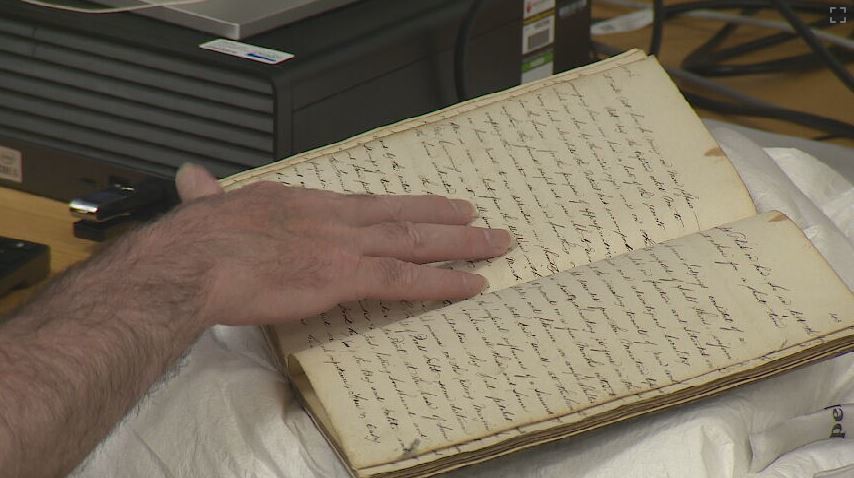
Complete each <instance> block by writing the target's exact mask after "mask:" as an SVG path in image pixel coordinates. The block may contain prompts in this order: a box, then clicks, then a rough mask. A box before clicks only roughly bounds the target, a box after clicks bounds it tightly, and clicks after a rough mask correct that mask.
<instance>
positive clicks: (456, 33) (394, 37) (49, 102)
mask: <svg viewBox="0 0 854 478" xmlns="http://www.w3.org/2000/svg"><path fill="white" fill-rule="evenodd" d="M589 27H590V7H589V4H588V1H587V0H524V1H523V0H474V1H462V0H412V1H400V0H361V1H357V2H354V3H351V4H348V5H346V6H341V7H338V8H335V9H333V10H330V11H327V12H325V13H322V14H318V15H315V16H312V17H309V18H306V19H303V20H300V21H298V22H296V23H292V24H289V25H285V26H282V27H278V28H276V29H273V30H270V31H267V32H264V33H260V34H257V35H254V36H251V37H249V38H244V39H243V40H242V42H244V43H246V44H248V45H250V46H252V47H259V48H262V49H269V50H277V51H280V52H287V53H289V54H292V55H294V57H293V58H292V59H289V60H286V61H282V62H280V63H277V64H270V59H269V58H255V59H254V60H259V61H253V59H252V58H246V57H245V56H244V57H238V56H232V55H228V54H224V53H221V52H218V51H211V50H208V49H204V48H201V47H200V46H201V45H203V44H206V43H207V42H210V41H212V40H216V39H217V38H218V37H216V36H213V35H211V34H208V33H203V32H200V31H195V30H191V29H188V28H185V27H181V26H177V25H173V24H170V23H166V22H163V21H159V20H154V19H151V18H147V17H144V16H140V15H135V14H130V13H121V14H111V15H88V14H80V13H71V12H64V11H58V10H54V9H50V8H44V7H36V6H32V5H28V4H25V3H23V2H20V1H18V0H0V186H5V187H13V188H18V189H23V190H27V191H31V192H35V193H37V194H42V195H46V196H51V197H54V198H57V199H61V200H66V201H67V200H71V199H72V198H76V197H81V196H86V195H89V194H91V193H94V192H97V191H101V190H104V189H105V188H114V189H115V188H119V189H120V190H123V191H125V192H128V191H131V192H132V191H133V190H134V188H135V187H137V186H138V184H139V183H140V182H143V181H149V183H150V181H151V180H152V179H155V180H157V179H160V180H162V181H164V182H165V183H169V182H170V181H171V178H172V177H173V176H174V172H175V170H176V168H177V167H178V166H179V165H180V164H181V163H183V162H186V161H192V162H196V163H199V164H202V165H204V166H206V167H208V168H209V169H211V170H212V171H213V172H214V173H215V174H217V175H218V176H226V175H229V174H232V173H235V172H237V171H240V170H243V169H247V168H252V167H256V166H260V165H262V164H265V163H269V162H272V161H275V160H278V159H282V158H285V157H287V156H290V155H293V154H296V153H299V152H302V151H306V150H309V149H312V148H315V147H318V146H322V145H324V144H329V143H332V142H335V141H339V140H342V139H345V138H347V137H349V136H352V135H354V134H357V133H360V132H364V131H366V130H369V129H372V128H375V127H378V126H382V125H385V124H389V123H392V122H395V121H398V120H400V119H403V118H407V117H412V116H416V115H419V114H423V113H426V112H428V111H432V110H435V109H438V108H442V107H444V106H447V105H450V104H452V103H455V102H457V101H459V100H460V99H461V98H460V96H461V95H464V96H465V97H474V96H479V95H482V94H485V93H489V92H494V91H498V90H502V89H506V88H509V87H511V86H514V85H517V84H519V83H520V81H521V80H522V79H523V78H525V76H526V75H527V76H531V75H532V73H537V74H542V73H543V72H545V74H548V73H551V72H552V71H554V72H560V71H564V70H567V69H570V68H572V67H575V66H579V65H582V64H586V63H588V62H589V61H590V57H589V50H590V36H589ZM260 56H262V57H263V55H260ZM538 72H539V73H538ZM535 76H536V75H535ZM531 77H533V76H531ZM463 99H465V98H463ZM164 187H165V188H166V189H168V187H167V186H164ZM143 189H145V190H147V191H149V192H150V190H151V188H150V187H146V188H143ZM108 196H109V195H108ZM155 196H156V197H157V201H162V202H163V203H164V204H167V205H168V203H169V202H170V201H174V194H173V193H171V192H169V191H163V192H159V193H157V194H156V195H155ZM126 199H127V198H125V203H128V204H135V205H136V204H137V203H138V201H127V200H126ZM135 207H136V206H135ZM129 212H130V213H132V211H120V214H119V215H126V213H129ZM92 217H94V216H92ZM90 219H91V218H90ZM108 219H109V218H108Z"/></svg>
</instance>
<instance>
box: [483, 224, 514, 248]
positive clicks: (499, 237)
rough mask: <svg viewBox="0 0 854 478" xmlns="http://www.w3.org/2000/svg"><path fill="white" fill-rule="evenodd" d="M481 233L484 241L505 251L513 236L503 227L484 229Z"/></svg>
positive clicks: (511, 243)
mask: <svg viewBox="0 0 854 478" xmlns="http://www.w3.org/2000/svg"><path fill="white" fill-rule="evenodd" d="M483 233H484V235H485V237H486V242H488V243H489V245H490V246H492V247H493V248H495V249H497V250H500V251H507V250H509V249H510V246H511V245H513V236H511V235H510V232H509V231H505V230H504V229H484V230H483Z"/></svg>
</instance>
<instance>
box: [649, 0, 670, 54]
mask: <svg viewBox="0 0 854 478" xmlns="http://www.w3.org/2000/svg"><path fill="white" fill-rule="evenodd" d="M665 15H666V14H665V13H664V0H652V38H650V41H649V54H650V55H655V56H658V52H660V51H661V41H662V37H663V34H664V20H665Z"/></svg>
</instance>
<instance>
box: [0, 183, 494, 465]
mask: <svg viewBox="0 0 854 478" xmlns="http://www.w3.org/2000/svg"><path fill="white" fill-rule="evenodd" d="M177 182H178V189H179V192H180V194H181V197H182V199H183V200H184V201H185V204H184V205H182V206H180V207H178V208H177V209H176V210H175V211H173V212H172V213H170V214H168V215H167V216H165V217H163V218H162V219H161V220H159V221H157V222H155V223H153V224H151V225H148V226H145V227H143V228H140V229H139V230H137V231H135V232H132V233H129V234H127V235H126V236H125V237H123V238H122V239H120V240H119V241H117V242H116V243H115V244H113V245H112V246H110V247H108V248H107V249H106V250H105V251H103V252H102V253H100V254H98V255H96V256H95V257H93V258H92V259H90V260H89V261H87V262H85V263H83V264H80V265H78V266H75V267H73V268H72V269H71V270H69V271H68V272H66V273H65V274H63V275H62V276H61V277H60V278H58V279H57V280H55V281H53V282H52V283H51V284H50V285H49V286H47V287H46V288H45V289H44V290H43V291H42V292H41V293H40V294H39V295H38V296H37V297H36V298H35V299H34V300H33V301H32V302H31V303H30V304H28V305H26V306H25V307H23V308H22V309H21V310H19V311H18V312H17V313H16V315H15V316H13V317H11V318H10V320H8V322H6V323H3V324H2V325H0V475H2V476H3V477H4V478H5V477H6V476H11V477H24V476H26V477H29V476H64V475H65V474H67V473H68V472H69V471H70V470H71V469H72V468H73V467H74V466H75V465H76V464H77V463H79V462H80V461H81V460H82V459H83V458H84V457H85V456H86V454H88V452H89V451H90V450H91V449H92V448H93V447H94V446H95V445H96V444H97V443H98V442H99V441H100V440H101V439H103V437H104V436H105V435H106V434H107V433H108V432H109V430H110V429H111V428H112V427H113V426H114V424H115V423H116V422H117V421H118V420H120V419H121V417H122V416H124V414H125V413H127V411H128V410H129V409H130V408H131V407H132V406H133V405H134V404H135V403H136V402H137V400H139V397H140V396H141V395H142V394H143V393H145V391H146V390H147V389H148V388H149V387H150V386H151V384H152V383H154V382H155V381H156V380H157V379H158V378H159V377H160V376H161V375H162V374H163V372H164V371H165V370H166V369H167V368H168V367H169V366H171V364H172V363H174V361H175V360H176V359H177V358H178V357H179V356H180V355H181V354H182V353H183V351H184V350H186V348H187V347H188V346H189V345H190V344H191V343H192V342H193V341H194V340H195V339H196V338H197V337H198V336H199V335H200V334H201V333H202V332H203V331H204V330H205V328H206V327H208V326H210V325H212V324H216V323H227V324H255V323H264V322H274V321H285V320H295V319H298V318H304V317H309V316H312V315H315V314H317V313H320V312H322V311H324V310H326V309H329V308H331V307H332V306H334V305H335V304H337V303H339V302H343V301H350V300H356V299H362V298H371V299H387V300H395V299H408V300H422V299H458V298H464V297H469V296H472V295H475V294H477V293H478V292H479V291H481V290H482V289H483V288H484V286H485V281H484V279H483V278H482V277H480V276H478V275H474V274H467V273H463V272H455V271H450V270H447V269H441V268H436V267H432V266H427V265H423V264H426V263H430V262H437V261H445V260H454V259H480V258H486V257H493V256H496V255H500V254H503V253H504V252H506V251H507V249H508V247H509V246H510V242H511V240H510V236H509V234H508V233H507V232H506V231H498V230H489V229H482V228H475V227H469V226H466V224H468V223H469V222H470V221H471V220H472V219H473V217H474V208H473V207H472V206H471V204H469V203H467V202H465V201H461V200H449V199H446V198H442V197H435V196H429V197H383V196H375V197H369V196H343V195H339V194H334V193H329V192H322V191H313V190H305V189H295V188H286V187H284V186H281V185H279V184H274V183H259V184H255V185H252V186H248V187H246V188H243V189H241V190H238V191H235V192H231V193H228V194H223V193H222V190H221V189H220V187H219V185H218V183H217V182H216V181H215V180H214V178H213V177H211V176H210V175H209V174H208V173H207V172H206V171H204V170H203V169H201V168H199V167H196V166H185V167H184V168H182V169H181V171H180V172H179V175H178V178H177Z"/></svg>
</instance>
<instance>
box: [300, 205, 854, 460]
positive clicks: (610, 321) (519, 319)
mask: <svg viewBox="0 0 854 478" xmlns="http://www.w3.org/2000/svg"><path fill="white" fill-rule="evenodd" d="M852 312H854V297H853V296H852V294H851V292H850V291H849V290H848V289H847V287H845V286H844V285H843V284H842V283H841V281H840V280H839V279H838V278H837V277H836V276H835V274H834V273H833V271H832V270H831V269H830V268H829V266H828V265H827V264H826V263H825V262H824V260H823V258H821V257H820V255H819V254H818V253H817V252H816V251H815V249H813V248H812V246H811V244H810V243H809V241H808V240H806V238H804V237H803V235H802V234H801V232H800V231H799V230H798V228H797V226H796V225H794V224H793V223H791V222H790V221H788V220H787V219H786V218H785V217H784V216H783V215H782V214H779V213H769V214H765V215H762V216H757V217H753V218H750V219H747V220H743V221H740V222H738V223H734V224H731V225H728V226H721V227H718V228H714V229H711V230H708V231H705V232H701V233H697V234H693V235H691V236H687V237H684V238H681V239H676V240H673V241H668V242H665V243H663V244H660V245H657V246H654V247H651V248H649V249H645V250H639V251H634V252H631V253H629V254H626V255H623V256H619V257H615V258H611V259H607V260H604V261H600V262H597V263H594V264H591V265H589V266H583V267H579V268H576V269H574V270H572V271H569V272H564V273H560V274H557V275H554V276H551V277H547V278H543V279H539V280H536V281H534V282H531V283H528V284H522V285H519V286H516V287H513V288H510V289H505V290H502V291H498V292H495V293H491V294H487V295H484V296H482V297H480V298H477V299H475V300H470V301H464V302H461V303H457V304H453V305H450V306H448V307H445V308H441V309H438V310H434V311H430V312H427V313H424V314H423V315H421V316H419V317H415V318H410V319H406V320H403V321H400V322H398V323H395V324H392V325H388V326H385V327H382V328H378V329H374V330H372V331H370V332H368V333H366V334H363V335H354V336H350V337H347V338H346V339H344V340H342V341H339V342H334V343H329V344H323V345H321V346H320V347H317V348H313V349H311V350H308V351H305V352H301V353H299V354H298V355H297V358H298V360H299V362H300V365H301V366H302V368H303V369H304V370H305V373H306V376H307V377H308V379H309V380H310V381H311V384H312V386H313V388H314V391H315V393H316V396H317V397H319V400H320V401H321V402H322V403H323V407H324V408H325V411H326V414H327V415H328V417H329V418H328V419H329V421H330V424H329V426H331V427H333V428H334V430H335V434H336V435H337V437H338V439H339V441H340V446H341V448H342V449H343V450H345V452H346V454H347V455H348V457H349V458H350V461H351V462H352V463H353V464H354V466H356V467H358V468H364V469H369V470H371V472H381V471H383V472H384V471H391V470H394V469H401V468H406V467H410V466H413V465H417V464H423V463H425V462H429V461H431V460H436V459H439V458H441V457H443V456H452V455H455V454H457V453H460V452H465V451H472V450H476V449H478V448H483V447H485V446H489V445H493V444H495V443H496V442H499V441H502V440H508V439H513V438H514V437H515V436H519V435H521V434H523V433H530V432H535V431H543V430H548V429H550V428H555V427H560V426H567V425H570V424H572V423H574V422H579V421H581V420H584V419H585V418H587V417H591V416H593V415H596V414H601V413H605V412H607V411H609V410H614V409H616V408H618V407H620V406H622V405H627V404H632V403H633V402H638V401H640V400H644V399H647V398H651V397H662V396H665V395H668V394H671V393H674V392H677V391H679V390H681V389H686V388H688V387H692V386H698V385H702V384H705V383H708V382H711V381H713V380H716V379H720V378H721V377H727V376H730V375H733V374H737V373H738V372H740V371H745V370H749V369H753V368H756V367H758V366H760V365H762V364H763V363H767V362H770V361H771V360H775V359H777V358H780V357H783V356H786V355H790V354H793V353H796V352H798V351H801V350H803V349H805V348H808V347H812V346H816V345H820V344H822V343H825V342H827V341H829V340H831V339H833V338H835V337H839V336H845V335H850V334H851V329H852V324H851V322H850V320H846V319H847V318H850V316H851V314H852Z"/></svg>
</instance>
